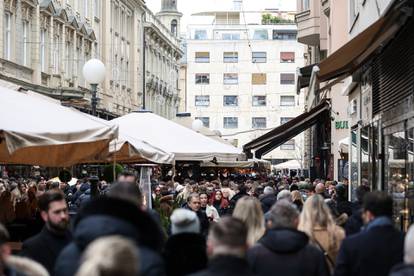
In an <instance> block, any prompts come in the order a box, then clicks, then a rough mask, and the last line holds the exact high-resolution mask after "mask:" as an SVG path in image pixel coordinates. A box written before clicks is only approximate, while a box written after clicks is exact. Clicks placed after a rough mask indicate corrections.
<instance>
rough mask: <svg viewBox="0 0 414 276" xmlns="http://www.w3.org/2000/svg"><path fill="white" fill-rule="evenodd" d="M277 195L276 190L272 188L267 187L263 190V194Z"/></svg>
mask: <svg viewBox="0 0 414 276" xmlns="http://www.w3.org/2000/svg"><path fill="white" fill-rule="evenodd" d="M274 193H275V189H273V188H272V187H270V186H266V187H265V188H264V190H263V194H265V195H273V194H274Z"/></svg>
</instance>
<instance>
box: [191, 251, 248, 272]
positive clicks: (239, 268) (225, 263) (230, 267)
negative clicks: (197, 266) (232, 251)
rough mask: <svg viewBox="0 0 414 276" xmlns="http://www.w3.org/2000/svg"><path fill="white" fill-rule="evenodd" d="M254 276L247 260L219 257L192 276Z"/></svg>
mask: <svg viewBox="0 0 414 276" xmlns="http://www.w3.org/2000/svg"><path fill="white" fill-rule="evenodd" d="M231 275H237V276H253V275H254V274H253V272H251V270H250V268H249V265H248V263H247V261H246V259H243V258H239V257H235V256H226V255H219V256H216V257H214V258H213V259H212V260H211V261H210V263H209V264H208V268H207V269H205V270H203V271H200V272H198V273H194V274H191V275H190V276H231Z"/></svg>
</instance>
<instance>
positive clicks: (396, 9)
mask: <svg viewBox="0 0 414 276" xmlns="http://www.w3.org/2000/svg"><path fill="white" fill-rule="evenodd" d="M407 2H409V1H395V3H394V4H391V7H390V9H389V10H388V11H387V12H386V13H385V14H384V15H383V16H382V17H380V18H379V19H378V20H377V21H376V22H374V23H373V24H372V25H371V26H369V27H368V28H366V29H365V30H364V31H363V32H361V33H359V34H358V35H357V36H355V37H354V38H353V39H351V40H350V41H349V42H348V43H346V44H345V45H343V46H342V47H341V48H339V49H338V50H336V51H335V52H334V53H332V54H331V55H329V56H328V57H327V58H326V59H324V60H323V61H321V62H320V63H319V65H318V67H319V71H318V72H317V73H316V76H317V79H318V81H319V82H325V81H328V80H331V79H334V78H337V77H346V76H349V75H351V74H352V73H353V72H355V71H356V70H357V69H359V68H360V67H361V66H362V65H363V64H364V63H366V61H367V60H368V59H369V58H371V57H372V56H373V55H374V54H375V53H377V51H378V49H379V48H380V47H382V46H384V45H385V44H386V43H387V42H388V41H390V40H391V39H392V38H393V37H394V36H395V35H396V34H397V32H398V31H399V30H400V28H401V27H402V26H404V24H405V22H406V20H407V18H408V17H409V16H410V14H411V13H412V11H411V10H410V8H408V7H405V5H406V3H407ZM304 68H305V67H304ZM309 85H310V84H309V83H308V86H309ZM303 87H306V85H305V83H304V84H303V85H301V87H300V88H303Z"/></svg>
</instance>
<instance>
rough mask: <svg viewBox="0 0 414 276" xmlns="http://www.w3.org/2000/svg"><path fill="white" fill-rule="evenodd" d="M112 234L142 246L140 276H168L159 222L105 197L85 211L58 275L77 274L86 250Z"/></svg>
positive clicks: (59, 264) (60, 261) (60, 259)
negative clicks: (161, 251)
mask: <svg viewBox="0 0 414 276" xmlns="http://www.w3.org/2000/svg"><path fill="white" fill-rule="evenodd" d="M111 235H119V236H122V237H125V238H128V239H130V240H132V241H133V242H135V244H137V245H138V246H137V250H138V251H139V258H140V271H139V273H140V275H150V276H153V275H154V276H155V275H165V272H164V263H163V261H162V258H161V255H160V254H159V253H158V250H159V249H160V246H162V243H161V241H162V237H161V232H160V230H159V228H158V226H157V225H156V223H155V222H154V221H153V220H152V219H151V217H150V216H149V215H148V214H147V213H145V212H143V211H141V210H140V209H139V208H138V207H137V206H135V205H133V204H132V203H129V202H126V201H123V200H120V199H114V198H105V197H101V198H98V199H95V200H92V201H90V202H88V203H87V204H86V205H85V206H84V207H83V208H82V209H81V211H80V213H79V214H78V216H77V217H76V219H75V222H74V233H73V241H72V242H71V243H69V245H68V246H66V247H65V248H64V249H63V251H62V253H61V254H60V255H59V257H58V259H57V261H56V266H55V270H54V271H55V273H54V275H59V276H72V275H74V274H75V273H76V271H77V269H78V268H79V266H80V264H81V260H80V259H81V255H82V253H83V251H84V250H85V249H86V247H87V246H88V245H89V244H90V243H91V242H92V241H94V240H96V239H98V238H100V237H105V236H111Z"/></svg>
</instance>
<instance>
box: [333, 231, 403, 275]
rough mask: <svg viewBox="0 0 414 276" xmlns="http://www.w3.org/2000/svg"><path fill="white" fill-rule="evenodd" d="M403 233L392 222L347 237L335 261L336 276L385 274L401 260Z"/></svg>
mask: <svg viewBox="0 0 414 276" xmlns="http://www.w3.org/2000/svg"><path fill="white" fill-rule="evenodd" d="M403 252H404V236H403V234H402V233H400V232H399V231H397V230H396V229H395V228H394V227H393V226H392V225H384V226H376V227H372V228H370V229H368V230H364V231H362V232H361V233H358V234H355V235H352V236H349V237H348V238H346V239H345V240H344V241H343V242H342V246H341V249H340V250H339V254H338V257H337V260H336V267H335V274H334V275H336V276H348V275H349V276H351V275H352V276H358V275H361V276H362V275H363V276H371V275H372V276H374V275H375V276H387V275H388V274H389V272H390V270H391V268H392V267H393V266H394V265H396V264H398V263H400V262H402V260H403Z"/></svg>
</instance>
